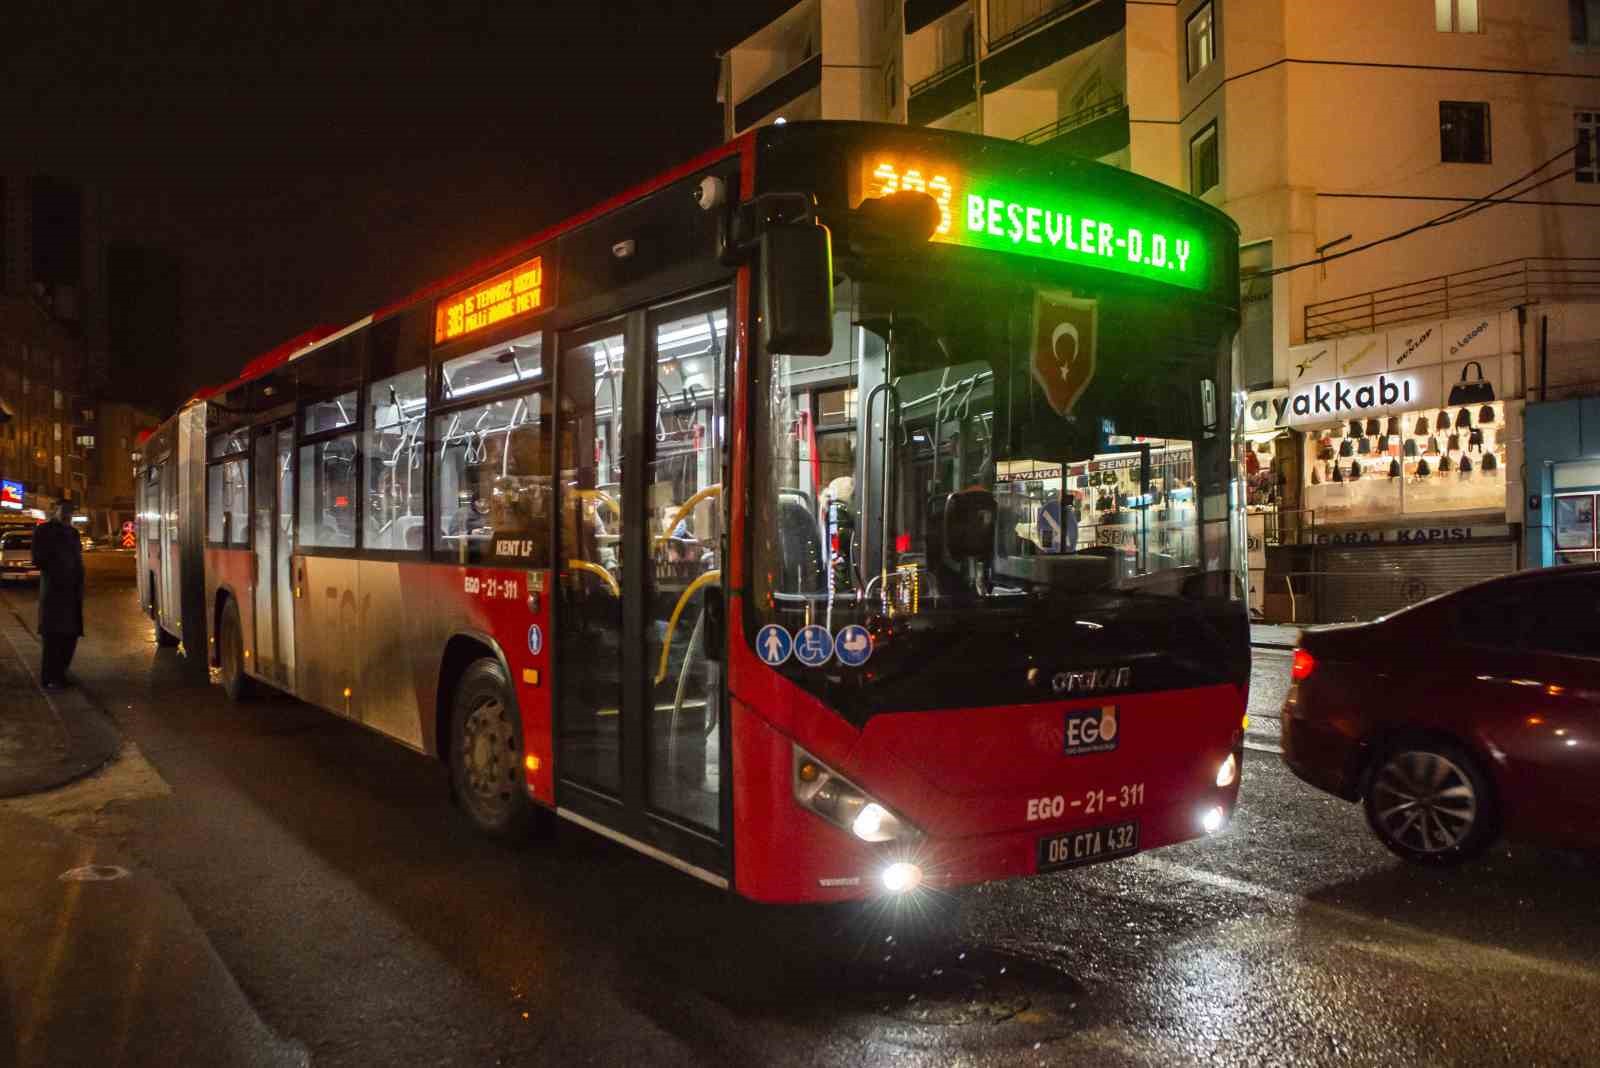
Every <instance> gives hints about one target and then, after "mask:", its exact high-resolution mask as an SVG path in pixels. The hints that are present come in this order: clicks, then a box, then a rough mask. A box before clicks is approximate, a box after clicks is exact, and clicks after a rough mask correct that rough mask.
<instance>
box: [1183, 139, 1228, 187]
mask: <svg viewBox="0 0 1600 1068" xmlns="http://www.w3.org/2000/svg"><path fill="white" fill-rule="evenodd" d="M1221 171H1222V167H1221V163H1220V161H1219V160H1218V159H1217V124H1216V123H1215V122H1213V123H1209V124H1208V125H1207V126H1206V128H1205V129H1203V130H1201V131H1200V132H1199V133H1197V134H1195V135H1194V138H1193V139H1192V140H1190V142H1189V192H1191V193H1193V194H1194V195H1195V196H1197V197H1198V196H1202V195H1204V194H1205V193H1207V192H1208V191H1210V190H1212V189H1215V188H1216V187H1217V183H1218V182H1219V181H1221Z"/></svg>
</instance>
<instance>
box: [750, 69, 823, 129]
mask: <svg viewBox="0 0 1600 1068" xmlns="http://www.w3.org/2000/svg"><path fill="white" fill-rule="evenodd" d="M820 85H822V55H821V53H818V54H816V55H814V56H812V57H811V58H809V59H805V60H802V61H801V62H800V64H799V65H798V66H796V67H794V68H793V69H792V70H790V71H789V72H788V73H787V74H783V75H780V76H779V77H778V78H776V79H774V80H773V81H771V82H768V83H767V84H766V85H765V86H763V87H762V88H760V89H757V90H756V91H755V92H753V93H751V94H750V95H749V96H747V97H745V98H744V99H743V100H741V101H739V103H737V104H735V105H734V106H733V126H734V130H735V131H736V132H737V131H740V130H748V129H749V128H750V127H752V126H754V125H755V124H756V123H758V122H760V121H761V120H762V119H764V118H766V117H767V116H768V115H771V114H772V113H773V112H774V111H777V110H779V109H781V108H782V107H783V106H784V105H785V104H788V103H789V102H791V101H793V100H795V99H798V98H799V97H801V96H804V95H805V94H806V93H808V92H810V91H811V90H813V89H816V88H817V87H819V86H820Z"/></svg>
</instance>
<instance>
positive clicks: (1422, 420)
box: [1412, 415, 1428, 438]
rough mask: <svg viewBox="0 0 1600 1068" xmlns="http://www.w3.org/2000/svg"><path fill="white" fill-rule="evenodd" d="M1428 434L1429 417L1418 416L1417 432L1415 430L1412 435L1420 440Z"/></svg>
mask: <svg viewBox="0 0 1600 1068" xmlns="http://www.w3.org/2000/svg"><path fill="white" fill-rule="evenodd" d="M1427 432H1428V417H1427V416H1425V415H1419V416H1417V428H1416V429H1415V430H1413V431H1412V433H1413V434H1415V435H1416V436H1417V437H1419V438H1420V437H1421V436H1422V435H1424V434H1426V433H1427Z"/></svg>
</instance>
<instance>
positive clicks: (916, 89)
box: [907, 22, 972, 96]
mask: <svg viewBox="0 0 1600 1068" xmlns="http://www.w3.org/2000/svg"><path fill="white" fill-rule="evenodd" d="M933 47H934V52H933V73H932V74H930V75H928V76H927V77H926V78H923V79H921V80H919V81H916V82H913V83H912V84H911V87H910V89H909V90H908V91H907V95H909V96H916V95H917V94H918V93H920V92H922V91H923V90H925V89H932V88H933V87H934V86H936V85H938V84H940V83H941V82H946V81H949V80H950V79H951V78H954V77H955V76H956V75H958V74H960V73H961V72H962V71H970V70H971V69H972V23H971V22H968V23H967V25H966V28H965V29H964V30H963V31H962V32H960V33H943V32H940V33H939V36H938V37H937V38H935V39H934V46H933Z"/></svg>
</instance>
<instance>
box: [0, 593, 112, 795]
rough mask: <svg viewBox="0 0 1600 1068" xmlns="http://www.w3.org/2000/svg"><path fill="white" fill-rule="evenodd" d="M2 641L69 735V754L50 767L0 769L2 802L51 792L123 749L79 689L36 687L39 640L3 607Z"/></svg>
mask: <svg viewBox="0 0 1600 1068" xmlns="http://www.w3.org/2000/svg"><path fill="white" fill-rule="evenodd" d="M0 640H3V641H4V642H5V643H6V645H7V646H9V647H10V650H11V652H12V654H13V655H15V656H16V658H17V662H18V663H20V664H21V665H22V669H23V670H24V671H26V672H27V674H28V678H29V679H31V680H32V682H33V687H34V692H35V694H36V695H37V697H38V698H39V699H40V700H41V701H43V702H44V703H45V705H46V706H47V707H48V708H49V709H50V711H51V712H53V713H54V714H55V717H56V720H57V721H58V722H59V723H60V724H61V726H62V728H63V729H64V730H65V731H66V733H67V740H68V744H67V755H66V756H64V757H62V758H61V759H60V760H57V761H55V762H54V763H52V764H46V765H43V766H41V767H34V768H6V767H0V798H4V797H20V796H22V795H24V794H36V793H39V792H41V791H43V790H53V789H55V788H56V787H58V786H65V785H66V784H67V783H69V782H73V781H74V780H77V779H81V778H83V777H84V776H85V775H89V774H91V773H92V772H96V771H99V770H100V769H101V768H102V767H104V766H105V765H106V764H107V763H109V762H110V761H111V759H112V758H113V757H115V756H116V755H117V753H118V752H120V751H121V749H122V732H121V731H119V730H117V727H116V725H115V724H114V723H112V722H111V718H110V717H109V716H107V715H106V714H105V712H104V711H103V710H101V708H100V707H99V706H98V705H96V704H95V703H94V702H93V701H91V700H90V699H89V697H88V695H87V694H85V693H84V692H83V690H82V689H81V688H80V687H77V686H74V687H73V688H71V689H69V690H64V691H62V692H60V693H54V694H51V693H46V692H45V691H44V690H43V689H42V688H40V686H39V675H38V670H37V661H38V659H39V642H38V639H36V638H35V637H34V636H33V633H32V631H30V630H28V628H27V626H26V625H25V624H23V622H22V619H21V618H20V617H19V616H18V615H17V614H16V612H15V611H13V610H11V609H10V606H9V605H7V606H6V609H5V610H4V611H0Z"/></svg>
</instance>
